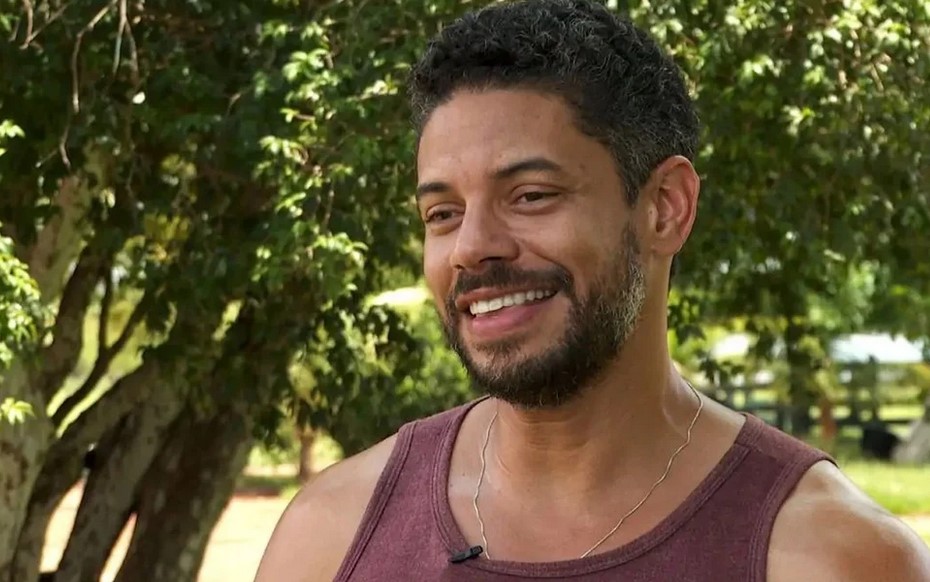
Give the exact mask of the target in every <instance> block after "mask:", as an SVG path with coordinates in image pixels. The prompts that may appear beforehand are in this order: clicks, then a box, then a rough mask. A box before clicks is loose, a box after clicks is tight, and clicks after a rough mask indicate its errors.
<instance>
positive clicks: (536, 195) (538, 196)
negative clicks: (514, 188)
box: [518, 192, 559, 202]
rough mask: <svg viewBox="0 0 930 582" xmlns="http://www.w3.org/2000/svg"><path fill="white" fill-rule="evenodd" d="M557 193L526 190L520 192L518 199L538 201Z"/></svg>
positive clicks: (554, 195)
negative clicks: (522, 192)
mask: <svg viewBox="0 0 930 582" xmlns="http://www.w3.org/2000/svg"><path fill="white" fill-rule="evenodd" d="M558 195H559V193H558V192H526V193H524V194H521V195H520V198H518V200H525V201H526V202H539V201H541V200H546V199H549V198H554V197H556V196H558Z"/></svg>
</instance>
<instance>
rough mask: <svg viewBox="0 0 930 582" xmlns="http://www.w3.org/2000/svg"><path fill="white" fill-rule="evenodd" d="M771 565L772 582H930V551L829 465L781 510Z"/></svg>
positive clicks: (816, 469)
mask: <svg viewBox="0 0 930 582" xmlns="http://www.w3.org/2000/svg"><path fill="white" fill-rule="evenodd" d="M768 564H769V568H768V580H769V581H770V582H782V581H794V580H810V581H812V582H818V581H827V580H844V581H849V582H857V581H862V582H866V581H873V580H895V581H897V582H911V581H913V582H927V581H930V548H928V547H927V546H926V545H925V544H924V543H923V541H922V540H921V539H920V538H919V537H918V536H917V534H916V533H914V532H913V531H912V530H911V529H910V528H909V527H907V525H905V524H904V523H903V522H902V521H901V520H899V519H898V518H896V517H895V516H893V515H891V514H890V513H888V512H887V511H885V510H884V509H883V508H881V507H880V506H878V505H877V504H876V503H875V502H874V501H872V500H871V499H869V498H868V497H867V496H866V495H865V494H864V493H863V492H862V491H860V490H859V489H858V488H857V487H856V486H855V485H853V484H852V483H851V482H850V481H849V479H848V478H847V477H846V476H845V475H843V474H842V473H841V472H840V470H839V469H837V468H836V467H835V466H833V465H832V464H830V463H825V462H824V463H818V464H816V465H814V466H813V467H812V468H811V469H810V471H808V473H807V474H806V475H805V476H804V478H802V479H801V481H800V483H798V487H797V489H796V490H795V492H794V493H793V494H792V496H791V497H790V498H789V499H788V501H787V502H786V503H785V505H784V506H783V507H782V509H781V511H780V512H779V514H778V517H777V518H776V520H775V526H774V529H773V531H772V540H771V543H770V545H769V555H768Z"/></svg>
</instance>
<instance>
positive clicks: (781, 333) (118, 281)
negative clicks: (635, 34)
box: [0, 0, 930, 582]
mask: <svg viewBox="0 0 930 582" xmlns="http://www.w3.org/2000/svg"><path fill="white" fill-rule="evenodd" d="M482 4H484V3H482V2H468V1H461V0H378V1H376V2H375V1H367V0H329V1H325V0H318V1H314V0H302V1H299V0H262V1H255V2H223V3H220V2H215V1H209V0H112V1H109V0H101V1H99V2H98V1H95V2H66V1H63V0H17V1H13V0H0V37H2V41H0V233H2V237H0V582H7V581H11V582H12V581H16V582H22V581H34V580H38V579H40V573H41V572H45V574H44V578H42V579H45V580H51V579H54V580H59V581H60V580H68V581H71V580H75V581H85V580H98V579H99V580H120V581H138V580H152V581H161V580H164V581H171V582H177V581H184V580H191V581H193V580H201V581H220V580H222V581H230V580H251V579H252V577H253V576H254V572H255V568H256V567H257V565H258V560H259V558H260V556H261V553H262V551H263V549H264V546H265V544H266V542H267V540H268V538H269V536H270V534H271V530H272V528H273V527H274V524H275V522H276V520H277V518H278V517H279V516H280V514H281V512H282V511H283V509H284V507H285V505H286V503H287V502H288V500H289V499H290V498H291V496H293V494H294V493H295V492H296V491H297V489H298V487H299V483H300V482H301V480H303V479H306V478H308V477H309V476H311V475H312V474H314V473H315V472H317V471H320V470H322V469H323V468H325V467H326V466H327V465H328V464H331V463H333V462H334V461H336V460H338V459H340V458H342V457H343V456H345V455H350V454H353V453H355V452H357V451H359V450H361V449H363V448H365V447H367V446H369V445H371V444H373V443H375V442H377V441H378V440H379V439H381V438H383V437H385V436H387V435H389V434H391V433H392V432H393V431H395V430H396V429H397V428H398V427H399V426H400V425H401V424H402V423H403V422H406V421H408V420H411V419H413V418H416V417H419V416H424V415H427V414H430V413H432V412H435V411H438V410H441V409H444V408H448V407H451V406H453V405H456V404H458V403H461V402H464V401H466V400H468V399H469V398H471V397H472V395H471V394H470V392H469V388H468V385H467V382H466V380H465V377H464V374H463V372H462V369H461V367H460V366H459V363H458V361H457V359H456V358H455V356H454V355H452V354H451V353H450V352H449V351H448V350H447V349H445V347H444V345H443V341H442V337H441V332H440V328H439V326H438V323H437V321H436V317H435V314H434V312H433V310H432V306H431V303H430V299H429V297H428V296H427V294H426V293H425V291H424V290H423V288H422V284H421V281H420V275H419V273H420V271H419V269H420V266H419V253H420V247H419V245H420V242H419V241H420V237H421V236H422V231H421V227H420V223H419V219H418V218H417V216H416V214H415V211H414V205H413V202H412V191H413V186H414V183H415V182H414V175H413V151H414V147H413V143H414V142H413V136H412V134H411V132H410V127H409V124H408V112H407V109H406V105H405V101H404V79H405V75H406V72H407V70H408V67H409V64H410V63H411V62H412V60H413V59H415V58H416V55H417V54H418V51H420V50H421V49H422V48H423V46H424V44H425V42H426V39H427V38H429V37H430V36H431V35H433V34H434V33H435V32H436V31H437V30H438V29H439V27H440V26H441V25H442V24H443V23H447V22H449V21H450V20H451V19H452V18H454V17H455V16H457V15H458V14H460V13H461V12H463V11H464V10H468V9H473V8H476V7H478V6H480V5H482ZM608 4H609V5H610V7H611V8H613V9H616V10H624V11H628V12H630V13H631V14H632V16H633V18H634V20H635V21H636V22H638V23H639V24H640V25H642V26H643V27H645V28H647V29H649V30H651V31H652V33H653V34H654V35H655V36H656V37H657V38H658V40H659V42H660V43H661V44H662V45H663V46H665V47H667V48H668V49H669V50H670V51H671V53H672V54H673V55H674V57H675V59H676V60H677V62H678V63H679V64H680V65H681V67H682V68H683V69H684V71H685V73H686V75H687V77H688V79H689V82H690V84H691V87H692V90H693V93H694V95H695V98H696V100H697V103H698V109H699V112H700V114H701V117H702V120H703V124H704V137H703V146H702V149H701V150H700V155H699V159H698V160H697V162H696V166H697V168H698V171H699V172H700V173H701V175H702V179H703V190H702V196H701V203H700V204H701V206H700V209H699V217H698V224H697V225H696V227H695V231H694V235H693V236H692V239H691V240H690V241H689V243H688V245H687V246H686V248H685V251H684V253H683V254H682V256H681V257H680V258H679V260H678V265H677V274H676V275H675V278H674V281H673V289H672V292H671V305H670V311H669V316H670V323H671V331H670V333H669V342H670V345H671V346H672V348H673V354H674V357H675V360H676V362H677V363H678V365H679V366H680V368H681V370H682V371H683V373H684V374H686V376H687V377H689V378H691V379H692V380H693V381H694V382H695V384H696V385H697V386H698V387H699V388H700V389H701V390H703V391H704V392H705V393H706V394H707V395H708V396H710V397H712V398H715V399H717V400H719V401H722V402H726V403H728V404H729V405H730V406H732V407H734V408H737V409H740V410H745V411H749V412H752V413H754V414H758V415H759V416H760V417H762V418H764V419H765V420H766V421H767V422H769V423H771V424H773V425H775V426H778V427H780V428H782V429H783V430H785V431H787V432H790V433H792V434H794V435H796V436H798V437H799V438H802V439H805V440H807V441H808V442H811V443H813V444H815V445H816V446H819V447H821V448H823V449H824V450H827V451H828V452H830V453H831V454H833V455H835V457H836V458H837V459H838V461H839V462H840V465H841V466H842V467H843V468H844V470H846V472H847V473H848V474H849V475H850V476H851V477H852V479H853V480H854V481H856V483H858V484H859V485H860V486H861V487H862V488H863V489H865V491H867V492H868V493H869V494H870V495H871V496H873V497H874V498H875V499H876V500H877V501H878V502H879V503H881V504H883V505H884V506H885V507H887V508H888V509H889V510H890V511H892V512H894V513H896V514H898V515H901V516H902V517H903V518H904V519H905V520H907V521H908V523H909V524H911V526H912V527H914V528H915V529H916V530H917V531H918V532H919V533H920V534H921V535H922V536H923V537H924V539H925V540H928V541H930V464H928V463H930V365H928V361H930V343H928V339H930V240H928V236H927V233H928V232H930V190H928V186H927V184H928V183H930V161H928V154H927V152H930V131H928V128H930V86H928V79H930V3H928V2H926V0H886V1H882V2H879V1H878V0H843V1H837V0H829V1H827V0H806V1H804V2H800V1H795V0H788V1H779V2H775V1H774V0H734V1H727V2H721V1H717V0H677V1H673V0H652V1H647V0H641V1H631V2H612V3H608ZM56 570H57V571H58V574H57V576H55V577H54V578H52V575H51V573H52V572H54V571H56Z"/></svg>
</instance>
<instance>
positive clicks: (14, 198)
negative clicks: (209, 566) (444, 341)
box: [0, 1, 435, 580]
mask: <svg viewBox="0 0 930 582" xmlns="http://www.w3.org/2000/svg"><path fill="white" fill-rule="evenodd" d="M363 6H364V8H365V10H364V15H365V18H360V14H361V13H362V12H361V8H362V7H363ZM426 8H427V4H426V3H423V4H422V5H416V6H415V5H413V3H409V2H403V3H401V2H390V3H389V2H385V3H378V4H377V5H366V3H364V2H359V3H354V2H329V3H305V4H303V5H296V4H294V3H292V2H269V3H263V4H261V5H259V6H252V5H249V4H246V3H240V4H237V5H230V6H229V7H224V8H223V10H220V9H218V8H217V7H213V6H210V5H205V4H202V3H173V2H156V3H151V2H149V3H145V4H144V5H142V4H137V3H129V2H126V1H120V2H113V3H107V4H101V5H98V6H89V5H73V4H60V5H59V4H58V3H55V2H43V3H38V4H35V5H34V4H32V3H24V4H23V5H22V7H20V6H16V7H15V8H13V7H11V6H8V5H7V6H5V7H4V8H3V11H2V12H0V29H2V33H3V36H4V38H9V39H11V40H10V41H9V42H7V43H5V44H3V45H2V48H0V70H3V71H18V72H19V73H18V74H16V75H14V76H12V77H8V76H7V75H4V80H5V82H4V84H3V86H2V87H0V110H2V112H3V118H5V119H10V120H11V122H10V123H11V124H15V125H16V126H17V127H19V128H21V132H18V133H21V134H22V135H18V134H17V136H15V137H16V138H15V139H12V140H9V141H8V143H5V146H6V147H7V148H8V151H7V152H6V154H5V155H4V156H3V157H2V158H0V180H2V182H0V187H2V194H0V220H2V223H3V227H2V228H3V233H4V234H5V236H6V237H8V239H9V240H10V241H11V245H12V247H13V248H12V251H13V255H15V257H16V258H17V259H18V260H19V261H20V262H21V263H24V264H27V265H28V267H29V274H30V275H31V276H32V278H33V279H34V280H35V282H36V289H37V295H38V297H40V298H41V301H42V302H43V303H44V304H45V305H49V306H54V307H55V308H56V309H55V312H56V314H55V318H54V321H53V322H52V323H51V324H50V325H49V326H48V327H45V328H40V329H38V333H37V334H35V335H36V336H37V337H36V338H34V339H33V341H31V342H26V344H27V345H26V346H17V348H16V358H15V359H14V360H13V361H12V362H11V364H10V367H9V370H7V371H6V372H5V373H4V375H3V378H2V382H3V383H2V390H3V394H4V396H6V397H10V398H12V399H14V400H16V401H22V402H25V403H26V404H28V405H30V406H31V407H32V410H33V411H34V412H35V416H34V418H27V419H25V421H24V422H21V423H17V425H16V426H15V427H12V429H8V428H7V427H6V426H4V430H3V431H0V474H2V475H3V476H4V479H3V481H2V482H0V487H2V489H0V579H10V580H30V579H35V578H36V577H37V568H38V563H39V562H38V558H39V555H40V552H41V546H42V542H43V538H44V532H45V528H46V526H47V524H48V520H49V517H50V515H51V513H52V511H53V509H54V507H55V505H56V504H57V502H58V501H59V500H60V499H61V497H62V496H63V494H64V493H65V492H66V491H67V490H68V489H69V488H70V487H71V486H72V485H73V484H74V483H75V482H76V481H77V480H78V479H79V478H80V477H81V474H82V462H83V460H84V459H85V457H87V453H88V451H92V455H90V457H92V458H93V462H92V467H91V470H90V474H89V477H88V478H87V480H86V484H85V488H84V495H83V498H82V501H81V506H80V508H79V510H78V515H77V518H76V522H75V527H74V531H73V532H72V535H71V538H70V541H69V543H68V547H67V549H66V550H65V553H64V556H63V558H62V561H61V564H60V566H59V570H58V572H57V575H56V579H57V580H84V579H95V578H96V577H99V573H100V571H101V569H102V567H103V565H104V563H105V561H106V558H107V557H108V555H109V552H110V549H111V547H112V544H113V542H114V540H115V539H116V536H117V534H118V533H119V531H120V530H121V529H122V527H123V525H124V524H125V523H126V520H127V518H128V517H129V515H130V514H133V513H134V514H135V515H136V528H135V531H134V534H133V538H132V542H131V545H130V548H129V553H128V555H127V558H126V560H125V562H124V564H123V566H122V569H121V572H120V579H126V580H138V579H154V580H185V579H187V580H190V579H193V577H194V576H195V574H196V571H197V569H198V566H199V563H200V560H201V558H202V555H203V550H204V544H205V542H206V540H207V538H208V536H207V534H208V533H209V531H210V529H211V528H212V526H213V524H214V523H215V521H216V519H217V518H218V517H219V513H220V511H221V509H222V507H223V506H224V504H225V503H226V501H227V500H228V498H229V495H230V493H231V490H232V487H233V483H234V481H235V478H236V476H237V475H238V473H239V472H240V470H241V469H242V466H243V464H244V463H245V459H246V457H247V454H246V453H247V452H248V450H249V449H250V447H251V446H252V443H253V442H254V440H255V437H256V435H257V436H259V437H261V436H265V435H268V434H271V433H273V431H274V429H275V425H276V423H277V422H278V421H280V420H281V419H282V418H284V417H285V416H286V415H287V414H292V415H296V416H297V417H298V418H300V419H301V420H306V419H309V418H313V419H314V420H315V422H314V424H315V425H318V426H321V427H325V428H327V429H329V430H330V431H331V432H333V433H334V434H345V435H346V436H345V438H344V439H343V440H344V444H348V445H352V446H355V447H360V446H362V443H367V442H370V439H372V438H375V437H377V436H384V435H386V434H387V433H388V432H390V431H392V430H394V429H396V427H397V425H399V424H400V423H401V422H403V421H404V420H406V419H407V418H409V415H410V414H414V413H417V414H419V413H421V412H422V410H423V408H422V406H420V407H417V406H413V405H411V404H410V403H409V402H399V403H398V404H397V405H394V404H393V402H394V401H393V399H391V398H388V395H391V394H395V393H396V392H397V390H401V388H399V387H398V386H399V385H400V384H403V383H404V382H405V381H407V380H405V379H407V378H409V376H410V375H411V374H412V373H413V371H415V370H417V369H418V364H417V362H418V360H417V356H418V355H419V354H420V353H421V351H420V350H419V349H418V347H419V346H418V343H417V342H416V341H415V340H414V339H413V338H412V337H411V336H410V335H409V333H408V331H407V329H406V324H405V323H404V321H403V319H402V318H401V317H400V316H398V315H397V314H396V313H394V312H392V311H391V310H390V309H388V308H385V307H383V306H375V305H370V304H369V303H368V302H367V298H368V297H369V296H371V295H372V294H373V293H374V292H376V291H378V290H381V289H383V288H385V286H387V285H389V284H392V283H393V280H394V277H395V273H397V272H398V270H399V272H404V271H409V270H410V269H411V268H412V266H413V265H415V257H414V256H413V253H412V252H411V251H412V247H411V246H410V241H411V239H412V238H413V237H414V236H415V235H416V229H415V228H413V227H412V224H413V220H414V219H415V216H414V214H413V213H412V212H411V211H410V207H409V204H410V196H409V186H410V166H409V164H408V163H407V160H408V159H409V153H410V152H411V151H412V143H411V141H410V140H411V136H410V133H409V130H408V126H407V121H406V120H407V115H406V113H405V104H404V98H403V95H402V94H401V93H400V91H399V86H400V80H401V79H402V77H403V75H404V71H403V66H402V65H401V63H403V62H405V61H409V60H410V58H411V57H412V55H413V54H414V50H415V48H416V44H417V43H418V42H419V39H422V38H424V37H425V36H426V34H427V33H426V31H427V29H429V28H433V27H435V18H434V17H432V16H427V17H425V18H424V17H423V15H428V14H429V12H428V10H427V9H426ZM4 127H10V126H8V125H5V126H4ZM4 264H6V263H4ZM126 303H130V304H131V309H130V312H129V314H128V316H127V317H125V323H124V324H123V326H122V328H121V329H119V330H118V333H111V328H112V327H113V326H112V323H113V316H112V312H113V306H114V305H116V304H119V305H125V304H126ZM92 312H96V313H98V314H99V315H98V318H99V325H98V326H97V327H98V333H97V336H98V338H99V347H98V350H97V352H98V354H97V358H96V361H95V362H94V364H93V366H92V367H91V369H90V370H89V371H88V373H87V375H86V377H85V378H82V379H81V382H80V383H79V385H78V386H77V387H76V388H72V389H71V390H68V391H66V390H67V389H68V385H67V383H66V382H65V380H66V378H68V376H69V374H71V372H72V371H73V369H74V366H75V363H76V361H77V358H78V354H79V353H80V351H81V349H82V344H83V341H84V338H83V334H82V329H83V322H84V321H85V319H86V318H87V317H88V314H89V313H92ZM139 336H142V337H148V338H151V341H150V342H149V345H146V346H145V348H144V352H143V354H142V358H141V363H140V364H139V365H138V366H137V367H135V368H134V369H131V370H129V371H128V372H126V373H125V374H123V375H121V376H120V377H118V378H116V380H115V381H113V382H105V381H104V378H105V376H106V375H107V374H108V373H110V372H112V371H113V369H112V364H113V361H114V359H115V358H116V357H117V356H118V355H119V354H120V353H121V352H122V351H123V350H125V349H127V347H126V346H127V344H128V343H129V342H130V338H133V337H139ZM11 349H12V348H11ZM324 360H325V361H324ZM295 361H298V362H312V366H311V368H312V370H313V373H314V377H315V379H316V384H315V386H314V387H313V390H312V391H311V392H310V393H309V394H308V395H305V396H304V397H299V396H298V393H297V392H296V391H295V390H294V388H293V383H292V378H291V375H290V374H288V369H289V368H290V367H292V366H293V364H294V363H295ZM63 391H65V392H63ZM376 400H379V401H380V402H381V404H382V405H381V406H378V407H372V406H371V405H370V404H371V403H372V402H374V401H376ZM53 402H54V403H55V404H56V406H51V404H52V403H53ZM282 402H283V403H284V405H283V406H282V404H281V403H282ZM362 404H365V406H366V407H365V408H362V407H361V405H362ZM353 407H355V408H353ZM348 423H355V424H354V425H352V426H353V428H352V430H349V429H347V428H346V426H348ZM361 427H365V430H364V431H362V430H360V428H361ZM353 439H354V440H353Z"/></svg>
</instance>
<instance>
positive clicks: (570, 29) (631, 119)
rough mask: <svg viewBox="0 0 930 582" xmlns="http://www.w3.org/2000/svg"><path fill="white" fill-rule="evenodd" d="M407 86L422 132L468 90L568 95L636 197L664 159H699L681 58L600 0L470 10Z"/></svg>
mask: <svg viewBox="0 0 930 582" xmlns="http://www.w3.org/2000/svg"><path fill="white" fill-rule="evenodd" d="M408 87H409V98H410V105H411V107H412V109H413V121H414V125H415V128H416V130H417V132H418V133H420V132H422V130H423V126H424V125H425V124H426V122H427V121H428V120H429V117H430V115H431V114H432V112H433V111H434V110H435V109H436V107H438V106H440V105H442V104H443V103H444V102H446V101H448V100H449V99H450V98H451V97H452V95H453V93H454V92H456V91H458V90H461V89H471V90H483V89H502V88H529V89H535V90H540V91H545V92H549V93H553V94H556V95H559V96H561V97H562V98H563V99H565V100H566V101H567V103H568V104H569V105H570V106H571V107H572V108H573V110H574V112H575V114H576V120H577V123H578V127H579V129H580V130H581V131H582V132H584V133H585V134H587V135H589V136H591V137H592V138H595V139H597V140H598V141H600V142H601V143H602V144H604V146H605V147H607V148H608V149H609V150H610V151H611V152H612V153H613V155H614V157H615V159H616V161H617V164H618V169H619V173H620V176H621V178H622V180H623V183H624V186H625V188H626V191H627V200H628V201H629V203H630V204H631V205H632V204H635V203H636V200H637V198H638V193H639V189H640V188H641V187H642V185H643V184H645V182H646V181H647V180H648V179H649V176H650V174H651V173H652V171H653V170H654V169H655V168H656V166H658V165H659V164H660V163H661V162H662V161H663V160H665V159H667V158H668V157H670V156H673V155H682V156H685V157H687V158H688V159H693V158H694V154H695V150H696V149H697V142H698V133H699V124H698V118H697V113H696V112H695V109H694V104H693V102H692V100H691V98H690V96H689V95H688V90H687V88H686V87H685V82H684V79H683V77H682V73H681V71H680V70H679V68H678V66H677V65H676V64H675V63H674V62H673V61H672V59H671V58H670V57H669V56H668V55H667V54H666V53H665V52H664V51H663V50H662V49H661V48H660V47H659V46H658V44H656V42H655V40H653V39H652V38H651V37H650V36H649V35H648V34H647V33H646V32H644V31H643V30H641V29H639V28H637V27H636V26H635V25H634V24H633V23H632V22H631V21H630V20H629V18H627V17H625V16H620V15H617V14H614V13H612V12H610V11H609V10H608V9H607V8H606V7H604V6H602V5H601V4H598V3H596V2H594V1H592V0H522V1H519V2H512V3H505V4H494V5H491V6H488V7H485V8H483V9H481V10H478V11H475V12H471V13H469V14H466V15H465V16H462V17H461V18H459V19H458V20H456V21H454V22H452V23H451V24H449V25H448V26H447V27H445V28H444V29H443V30H442V31H441V32H440V33H439V34H438V35H437V36H436V37H435V38H433V39H432V40H431V41H430V43H429V45H428V46H427V48H426V51H425V52H424V54H423V55H422V57H421V58H420V60H419V61H418V62H417V63H416V64H415V65H414V67H413V69H412V71H411V73H410V79H409V85H408Z"/></svg>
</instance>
